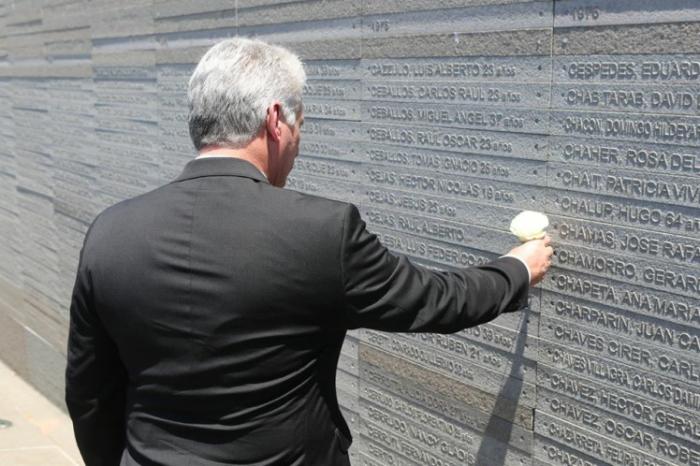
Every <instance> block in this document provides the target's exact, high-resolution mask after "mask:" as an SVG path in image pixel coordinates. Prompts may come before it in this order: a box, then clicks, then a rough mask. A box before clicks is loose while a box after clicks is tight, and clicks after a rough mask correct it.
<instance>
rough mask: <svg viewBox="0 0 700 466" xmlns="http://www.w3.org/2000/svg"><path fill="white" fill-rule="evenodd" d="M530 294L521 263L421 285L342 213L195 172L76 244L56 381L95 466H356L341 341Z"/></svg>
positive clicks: (344, 209) (229, 162)
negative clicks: (64, 356)
mask: <svg viewBox="0 0 700 466" xmlns="http://www.w3.org/2000/svg"><path fill="white" fill-rule="evenodd" d="M527 289H528V276H527V269H526V268H525V267H524V266H523V265H522V263H521V262H520V261H518V260H517V259H513V258H502V259H499V260H497V261H495V262H493V263H491V264H487V265H485V266H482V267H480V268H475V269H470V270H469V272H466V271H465V272H464V273H461V272H450V273H448V272H444V273H439V272H431V271H428V270H426V269H422V268H418V267H414V266H413V265H412V264H411V263H410V262H408V261H407V260H406V259H405V258H403V257H397V256H394V255H392V254H390V253H389V252H388V251H387V250H386V249H385V248H384V247H383V246H382V245H381V244H380V243H379V242H378V241H377V239H376V237H375V236H374V235H371V234H369V233H368V232H367V231H366V230H365V226H364V223H363V222H362V221H361V220H360V217H359V215H358V213H357V209H356V208H355V207H353V206H351V205H349V204H344V203H341V202H336V201H331V200H327V199H321V198H317V197H313V196H307V195H304V194H301V193H296V192H294V191H289V190H284V189H279V188H275V187H273V186H271V185H269V184H268V183H267V182H266V181H265V178H264V176H263V175H262V174H260V173H259V172H258V171H257V169H256V168H255V167H254V166H252V165H250V164H249V163H248V162H245V161H242V160H237V159H233V158H230V157H226V158H210V159H198V160H194V161H192V162H190V163H189V164H188V165H187V166H186V167H185V170H184V172H183V174H182V175H181V176H180V177H179V178H178V179H177V180H175V181H174V182H173V183H170V184H168V185H166V186H164V187H162V188H159V189H157V190H155V191H152V192H150V193H147V194H145V195H142V196H139V197H137V198H134V199H131V200H127V201H124V202H122V203H120V204H117V205H116V206H113V207H111V208H109V209H107V210H106V211H105V212H103V213H102V214H101V215H100V216H98V218H97V219H96V220H95V222H94V223H93V225H92V226H91V229H90V231H89V232H88V234H87V235H86V240H85V245H84V247H83V251H82V254H81V262H80V265H79V270H78V276H77V279H76V286H75V290H74V295H73V304H72V308H71V333H70V340H69V350H70V351H69V355H68V367H67V372H66V376H67V379H66V399H67V404H68V407H69V409H70V410H71V415H72V416H73V419H74V424H75V430H76V438H77V440H78V443H79V445H81V446H82V451H83V454H84V455H87V457H88V458H90V456H91V455H94V457H93V458H94V459H95V461H94V463H95V464H116V463H112V462H109V461H104V462H102V461H101V459H102V458H115V457H116V458H119V457H121V456H122V450H123V449H124V448H126V449H128V453H124V458H123V459H122V464H134V463H136V464H140V465H151V464H164V465H169V466H177V465H189V464H193V465H194V464H196V465H200V464H201V465H215V464H246V465H252V464H255V465H273V464H305V465H317V464H318V465H344V464H348V457H347V448H348V446H349V444H350V441H351V440H350V433H349V431H348V428H347V425H346V424H345V421H344V420H343V419H342V416H341V414H340V411H339V408H338V404H337V401H336V395H335V383H334V379H335V370H336V364H337V358H338V354H339V351H340V346H341V344H342V340H343V337H344V335H345V331H346V329H348V328H356V327H370V328H376V329H382V330H390V331H433V332H454V331H457V330H459V329H461V328H464V327H467V326H471V325H476V324H479V323H481V322H486V321H489V320H491V319H493V318H495V317H496V316H498V315H499V314H500V313H502V312H507V311H512V310H517V309H518V308H519V307H520V306H522V305H523V304H524V301H525V299H526V297H527ZM95 406H98V407H99V408H100V410H101V411H96V410H95V409H94V407H95ZM120 410H121V412H120ZM124 410H125V411H126V412H125V413H124ZM98 413H99V415H98ZM124 432H126V438H124ZM89 464H91V463H89Z"/></svg>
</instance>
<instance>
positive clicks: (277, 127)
mask: <svg viewBox="0 0 700 466" xmlns="http://www.w3.org/2000/svg"><path fill="white" fill-rule="evenodd" d="M281 125H282V106H281V104H280V103H279V102H278V101H274V102H272V104H271V105H270V106H269V107H268V108H267V118H266V119H265V129H266V130H267V134H268V136H269V137H270V138H272V140H273V141H275V142H279V140H280V137H281V136H282V128H281Z"/></svg>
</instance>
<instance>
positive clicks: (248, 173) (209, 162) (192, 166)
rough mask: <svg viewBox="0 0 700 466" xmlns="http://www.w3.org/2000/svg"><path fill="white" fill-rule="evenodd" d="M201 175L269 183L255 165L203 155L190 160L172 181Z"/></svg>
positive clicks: (230, 158)
mask: <svg viewBox="0 0 700 466" xmlns="http://www.w3.org/2000/svg"><path fill="white" fill-rule="evenodd" d="M203 176H239V177H242V178H251V179H253V180H257V181H262V182H264V183H269V182H268V181H267V178H265V175H263V174H262V173H260V170H258V169H257V167H255V165H253V164H252V163H250V162H248V161H246V160H242V159H237V158H234V157H205V158H201V159H193V160H190V161H189V162H187V165H185V168H184V169H183V170H182V173H180V176H178V177H177V178H175V180H174V182H178V181H183V180H189V179H192V178H200V177H203Z"/></svg>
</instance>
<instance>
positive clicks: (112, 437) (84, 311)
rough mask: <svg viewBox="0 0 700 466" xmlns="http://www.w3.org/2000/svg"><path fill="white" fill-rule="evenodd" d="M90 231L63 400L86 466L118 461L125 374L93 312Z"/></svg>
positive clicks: (75, 296)
mask: <svg viewBox="0 0 700 466" xmlns="http://www.w3.org/2000/svg"><path fill="white" fill-rule="evenodd" d="M89 234H90V231H89V230H88V234H87V235H86V239H85V243H84V244H83V248H82V250H81V252H80V261H79V264H78V272H77V276H76V280H75V285H74V288H73V295H72V299H71V304H70V328H69V334H68V349H67V366H66V405H67V407H68V412H69V414H70V416H71V419H72V420H73V430H74V432H75V438H76V441H77V444H78V448H79V449H80V453H81V455H82V456H83V460H84V461H85V464H86V466H103V465H104V466H107V465H118V464H119V461H120V458H121V454H122V451H123V449H124V447H125V442H126V441H125V438H126V425H125V418H124V412H125V393H126V383H127V376H126V371H125V369H124V366H123V364H122V362H121V360H120V359H119V354H118V351H117V348H116V346H115V344H114V342H113V341H112V340H111V338H110V337H109V335H108V334H107V332H106V331H105V329H104V327H103V326H102V324H101V322H100V319H99V318H98V316H97V313H96V312H95V306H94V301H93V289H92V281H91V276H90V270H89V268H88V266H87V265H86V263H87V260H86V248H87V243H88V236H89Z"/></svg>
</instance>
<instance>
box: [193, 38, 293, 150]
mask: <svg viewBox="0 0 700 466" xmlns="http://www.w3.org/2000/svg"><path fill="white" fill-rule="evenodd" d="M305 82H306V73H305V72H304V67H303V65H302V63H301V61H300V60H299V57H297V56H296V55H294V54H293V53H292V52H290V51H289V50H287V49H285V48H282V47H279V46H275V45H270V44H267V43H265V42H262V41H260V40H251V39H244V38H240V37H236V38H233V39H227V40H224V41H221V42H219V43H218V44H216V45H214V46H213V47H212V48H210V49H209V50H208V51H207V53H206V54H204V56H203V57H202V59H201V60H200V61H199V64H198V65H197V67H196V68H195V70H194V72H193V73H192V77H191V78H190V83H189V88H188V90H187V100H188V103H189V115H188V119H187V121H188V124H189V128H190V137H191V138H192V142H193V143H194V146H195V148H197V150H200V149H201V148H202V147H204V146H206V145H211V144H216V145H221V146H224V147H229V148H240V147H243V146H245V145H246V144H248V143H249V142H250V141H252V140H253V139H254V138H255V136H256V135H257V134H258V131H260V128H261V127H262V125H263V124H264V122H265V118H266V116H267V109H268V107H269V106H270V104H272V102H273V101H275V100H279V101H280V102H281V104H282V105H281V109H282V115H283V117H284V119H285V121H286V122H287V123H289V124H292V125H293V124H294V123H295V122H296V119H297V116H298V115H299V114H300V113H301V111H302V101H301V94H302V90H303V87H304V83H305Z"/></svg>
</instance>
